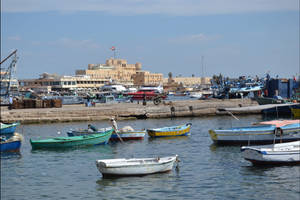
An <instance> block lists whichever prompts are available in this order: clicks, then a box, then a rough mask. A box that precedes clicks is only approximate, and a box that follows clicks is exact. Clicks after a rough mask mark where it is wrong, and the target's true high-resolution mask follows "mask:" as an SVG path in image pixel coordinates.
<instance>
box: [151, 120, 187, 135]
mask: <svg viewBox="0 0 300 200" xmlns="http://www.w3.org/2000/svg"><path fill="white" fill-rule="evenodd" d="M191 127H192V123H187V124H185V125H180V126H171V127H163V128H155V129H147V133H148V135H149V136H150V137H168V136H184V135H189V134H190V130H191Z"/></svg>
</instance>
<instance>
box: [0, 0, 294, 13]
mask: <svg viewBox="0 0 300 200" xmlns="http://www.w3.org/2000/svg"><path fill="white" fill-rule="evenodd" d="M296 10H299V0H63V1H61V0H26V1H24V0H2V11H3V12H46V11H58V12H62V13H68V12H77V11H99V12H106V13H110V14H113V15H141V14H165V15H179V16H189V15H210V14H228V13H245V12H264V11H296Z"/></svg>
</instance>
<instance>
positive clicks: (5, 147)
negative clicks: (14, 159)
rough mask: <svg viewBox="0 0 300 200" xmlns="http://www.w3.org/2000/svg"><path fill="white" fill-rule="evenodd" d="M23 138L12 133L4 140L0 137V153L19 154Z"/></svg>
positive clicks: (3, 137)
mask: <svg viewBox="0 0 300 200" xmlns="http://www.w3.org/2000/svg"><path fill="white" fill-rule="evenodd" d="M22 140H23V137H22V135H21V134H19V133H14V134H13V136H11V137H9V138H6V137H5V136H1V137H0V152H1V153H4V152H5V153H6V152H20V148H21V143H22Z"/></svg>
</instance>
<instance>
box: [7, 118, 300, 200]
mask: <svg viewBox="0 0 300 200" xmlns="http://www.w3.org/2000/svg"><path fill="white" fill-rule="evenodd" d="M261 120H262V119H261V116H260V115H257V116H256V115H255V116H245V117H240V121H236V120H234V119H233V118H232V117H230V116H223V117H208V118H176V119H147V120H126V121H120V122H119V123H118V124H119V127H123V126H126V125H130V126H132V127H133V128H135V129H136V130H138V129H143V128H155V127H164V126H173V125H179V124H184V123H187V122H191V123H192V124H193V126H192V131H191V135H190V136H188V137H177V138H162V139H150V138H148V137H145V139H144V140H143V141H135V142H125V143H115V144H108V145H102V146H93V147H88V148H75V149H67V150H55V151H54V150H52V151H48V150H31V146H30V143H29V139H30V138H33V139H41V138H50V137H54V136H55V137H56V136H58V134H57V132H61V134H60V135H63V136H65V135H66V131H67V130H69V129H71V128H73V129H74V128H86V127H87V124H88V123H82V122H80V123H59V124H39V125H22V126H20V127H19V128H18V129H17V132H19V133H23V135H24V142H23V144H22V148H21V156H9V157H4V158H2V159H1V199H3V200H4V199H5V200H8V199H147V200H149V199H270V200H271V199H272V200H274V199H296V200H299V199H300V166H282V167H271V168H258V167H253V166H252V165H251V163H249V162H247V161H245V160H244V159H243V158H242V157H241V153H240V148H239V147H238V146H229V147H219V146H215V145H213V144H212V141H211V140H210V137H209V134H208V130H209V129H213V128H221V127H222V128H226V127H227V128H228V127H231V126H243V125H249V124H250V123H252V122H257V121H261ZM93 124H94V125H96V126H98V127H99V128H100V127H108V126H109V124H108V123H107V122H93ZM174 154H178V155H179V158H180V160H181V162H180V163H179V170H175V168H174V169H173V171H171V172H170V173H164V174H153V175H148V176H144V177H123V178H114V179H104V178H102V175H101V174H100V172H99V171H98V170H97V168H96V165H95V161H96V160H97V159H108V158H123V157H126V158H131V157H157V156H161V157H162V156H169V155H174Z"/></svg>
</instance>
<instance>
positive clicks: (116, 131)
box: [115, 130, 124, 143]
mask: <svg viewBox="0 0 300 200" xmlns="http://www.w3.org/2000/svg"><path fill="white" fill-rule="evenodd" d="M118 132H119V131H118V130H115V133H116V134H117V136H118V138H119V139H120V141H121V142H122V143H123V142H124V141H123V140H122V138H121V136H120V135H119V133H118Z"/></svg>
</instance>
